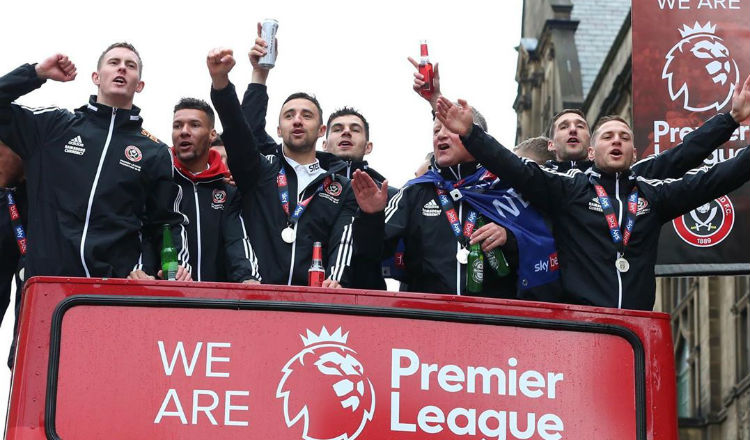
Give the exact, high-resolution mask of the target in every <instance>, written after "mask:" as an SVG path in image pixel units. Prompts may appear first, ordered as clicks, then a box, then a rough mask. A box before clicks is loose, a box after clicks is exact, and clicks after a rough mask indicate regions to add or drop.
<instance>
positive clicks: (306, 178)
mask: <svg viewBox="0 0 750 440" xmlns="http://www.w3.org/2000/svg"><path fill="white" fill-rule="evenodd" d="M234 64H235V61H234V56H233V53H232V51H231V50H229V49H214V50H212V51H211V52H210V53H209V55H208V58H207V65H208V70H209V74H210V75H211V81H212V89H211V100H212V101H213V104H214V107H215V108H216V112H217V113H218V115H219V118H220V119H221V125H222V126H223V128H224V132H223V133H222V136H223V139H224V143H225V146H226V148H227V153H228V159H229V169H230V170H231V171H232V176H233V177H234V179H235V181H236V182H237V187H238V188H239V190H240V192H241V193H242V199H243V200H242V201H243V212H244V213H245V224H246V227H247V229H248V231H249V233H250V234H249V235H250V238H251V240H252V242H253V245H254V249H255V251H256V252H257V254H258V262H259V267H260V274H261V276H262V277H263V282H264V283H269V284H290V285H306V284H307V283H308V269H309V268H310V263H311V261H312V258H311V257H312V252H313V244H314V242H320V243H321V244H322V248H323V264H324V266H325V267H326V277H327V279H326V280H325V281H324V283H323V286H324V287H341V285H342V284H344V285H347V282H348V280H347V279H346V275H347V274H346V269H347V266H348V264H349V259H350V255H351V221H352V216H353V215H354V213H355V211H356V208H357V206H356V202H355V201H354V196H353V195H352V192H351V185H350V182H349V180H348V179H347V178H346V177H343V176H342V175H340V174H339V173H341V172H342V171H343V170H344V168H345V167H346V165H345V164H344V163H343V162H342V161H341V160H339V159H338V158H336V157H335V156H333V155H332V154H328V153H323V152H316V151H315V144H316V142H317V140H318V138H319V137H321V136H323V134H324V133H325V130H326V127H325V125H323V124H322V119H321V113H320V109H319V104H317V103H316V100H314V99H311V98H312V97H311V96H301V95H293V97H290V98H289V99H287V100H286V101H285V102H284V105H283V106H282V107H281V113H280V115H279V126H278V129H277V132H278V135H279V136H280V137H281V138H282V144H281V145H280V146H273V147H269V148H268V149H267V150H266V152H267V155H264V154H263V153H262V150H261V149H260V148H259V144H261V143H262V141H261V142H258V141H256V140H255V137H254V136H253V134H252V132H251V131H250V128H249V126H248V124H247V122H246V120H245V118H244V116H243V114H242V108H241V107H240V103H239V101H238V100H237V95H236V93H235V89H234V85H233V84H232V83H231V82H230V81H229V72H230V71H231V70H232V68H233V67H234ZM253 75H255V71H254V73H253ZM263 111H264V112H265V108H264V109H263ZM266 142H268V139H266ZM271 142H273V140H271ZM266 145H267V146H268V144H266Z"/></svg>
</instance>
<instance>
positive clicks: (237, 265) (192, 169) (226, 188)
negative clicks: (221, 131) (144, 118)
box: [172, 98, 260, 284]
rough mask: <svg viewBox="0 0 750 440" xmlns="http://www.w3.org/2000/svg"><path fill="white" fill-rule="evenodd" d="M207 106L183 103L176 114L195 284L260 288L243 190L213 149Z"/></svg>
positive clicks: (177, 164)
mask: <svg viewBox="0 0 750 440" xmlns="http://www.w3.org/2000/svg"><path fill="white" fill-rule="evenodd" d="M214 118H215V117H214V111H213V109H212V108H211V106H210V105H208V103H206V102H205V101H203V100H200V99H195V98H182V99H181V100H180V102H178V103H177V105H176V106H175V109H174V118H173V120H172V145H173V146H172V152H173V155H174V171H175V175H174V179H175V182H177V184H178V185H180V187H182V191H183V194H185V197H184V198H183V199H182V205H181V211H182V212H183V213H184V214H185V215H186V216H187V218H188V219H189V220H190V223H188V225H187V233H188V243H189V246H190V265H191V266H192V268H193V279H194V280H196V281H231V282H245V283H254V284H257V283H259V281H260V280H259V278H260V274H259V272H258V261H257V259H256V258H255V253H254V252H253V249H252V247H251V245H250V240H249V238H248V236H247V233H246V232H245V225H244V223H243V221H242V215H241V214H240V212H241V209H242V199H241V197H240V194H239V191H237V188H236V187H235V186H233V185H230V184H229V183H227V182H226V178H227V177H229V169H228V168H227V166H226V165H224V162H223V161H222V160H221V154H220V153H219V152H218V151H216V150H214V149H212V148H211V143H212V141H213V140H214V139H215V137H216V130H215V129H214Z"/></svg>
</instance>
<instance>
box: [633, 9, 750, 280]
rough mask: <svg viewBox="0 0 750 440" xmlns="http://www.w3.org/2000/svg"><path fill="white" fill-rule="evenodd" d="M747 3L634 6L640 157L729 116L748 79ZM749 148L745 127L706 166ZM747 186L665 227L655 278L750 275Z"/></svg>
mask: <svg viewBox="0 0 750 440" xmlns="http://www.w3.org/2000/svg"><path fill="white" fill-rule="evenodd" d="M748 17H750V1H748V0H653V1H635V2H633V8H632V24H633V130H634V133H635V144H636V146H637V147H638V154H639V156H640V157H645V156H647V155H650V154H652V153H659V152H663V151H666V150H668V149H670V148H673V147H675V146H677V145H678V144H680V142H681V141H682V139H683V138H684V137H685V136H686V135H687V134H688V133H690V132H691V131H693V130H694V129H696V128H697V127H699V126H700V125H701V124H703V122H705V121H706V120H708V119H709V118H711V117H712V116H714V115H716V114H717V113H726V112H729V110H731V107H732V94H733V92H734V90H735V88H736V87H741V85H742V82H743V81H744V80H745V78H747V76H748V73H750V58H748V57H747V53H748V52H749V50H750V22H749V21H748ZM748 143H750V126H748V123H747V121H744V122H743V123H742V124H741V126H740V127H739V128H738V129H737V130H736V131H735V132H734V135H733V136H732V138H731V140H730V141H729V142H727V143H726V144H725V145H723V146H722V147H721V148H719V149H717V150H716V151H714V152H713V154H711V155H710V156H709V157H707V158H706V159H705V161H704V165H706V166H710V165H713V164H716V163H719V162H722V161H725V160H727V159H729V158H731V157H733V156H734V155H735V154H736V152H737V151H738V149H739V148H742V147H744V146H746V145H748ZM749 202H750V187H749V186H748V185H745V186H743V187H742V188H740V189H739V190H737V191H735V192H733V193H731V194H727V195H725V196H723V197H720V198H718V199H716V200H713V201H711V202H709V203H706V204H704V205H702V206H699V207H697V208H696V209H694V210H692V211H690V212H689V213H687V214H685V215H683V216H681V217H679V218H676V219H674V220H673V221H672V222H670V223H667V224H666V225H665V226H664V228H663V230H662V234H661V239H660V242H659V258H658V261H657V267H656V272H657V274H659V275H699V274H712V273H715V274H721V273H724V274H731V273H742V272H750V236H749V235H750V206H748V205H749Z"/></svg>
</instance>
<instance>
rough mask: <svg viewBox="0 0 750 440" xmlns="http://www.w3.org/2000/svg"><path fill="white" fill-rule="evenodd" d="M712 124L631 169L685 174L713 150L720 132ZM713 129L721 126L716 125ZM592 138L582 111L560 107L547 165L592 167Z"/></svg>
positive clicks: (645, 173)
mask: <svg viewBox="0 0 750 440" xmlns="http://www.w3.org/2000/svg"><path fill="white" fill-rule="evenodd" d="M715 117H716V116H715ZM711 127H713V125H709V126H708V127H706V129H704V130H702V131H701V133H698V134H695V133H694V132H693V133H689V134H688V135H687V136H685V138H684V139H683V141H682V142H680V143H679V144H678V145H676V146H675V147H673V148H670V149H669V150H667V151H664V152H661V153H659V154H652V155H650V156H648V157H645V158H643V159H641V160H639V161H638V162H636V163H634V164H633V165H632V166H631V167H630V169H631V171H633V172H634V173H636V174H637V175H639V176H643V177H650V178H654V179H670V178H672V179H676V178H679V177H682V176H683V175H684V174H685V173H686V172H688V171H689V170H692V169H693V168H695V167H698V166H700V165H701V164H702V163H703V160H704V159H705V158H706V157H708V156H709V155H710V154H711V153H712V152H713V151H714V149H715V147H714V143H713V141H712V140H713V138H714V137H715V136H716V135H717V134H716V133H714V132H712V131H709V130H708V129H709V128H711ZM714 130H715V131H718V130H720V129H719V128H718V127H717V128H715V129H714ZM590 138H591V133H590V130H589V125H588V123H587V122H586V120H585V119H584V115H583V112H581V111H580V110H577V109H565V110H562V111H560V112H559V113H557V114H556V115H555V116H554V117H553V119H552V123H551V124H550V128H549V139H550V141H549V143H550V148H551V149H552V150H553V152H554V153H555V155H556V159H555V160H548V161H547V162H545V163H544V166H546V167H547V168H549V169H551V170H554V171H557V172H560V173H565V172H568V171H570V170H571V169H576V170H580V171H586V170H587V169H589V168H591V167H592V166H594V161H592V160H589V159H588V148H589V142H590Z"/></svg>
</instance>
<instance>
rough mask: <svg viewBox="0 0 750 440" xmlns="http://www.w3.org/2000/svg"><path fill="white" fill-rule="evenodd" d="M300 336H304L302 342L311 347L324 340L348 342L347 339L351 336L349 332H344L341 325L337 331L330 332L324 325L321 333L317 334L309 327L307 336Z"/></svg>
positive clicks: (301, 336)
mask: <svg viewBox="0 0 750 440" xmlns="http://www.w3.org/2000/svg"><path fill="white" fill-rule="evenodd" d="M299 336H300V338H302V343H303V344H305V347H309V346H311V345H314V344H319V343H322V342H338V343H340V344H346V340H347V338H349V332H346V333H344V334H342V333H341V327H339V328H337V329H336V331H335V332H333V333H328V329H326V328H325V326H323V328H322V329H321V330H320V334H315V333H313V332H311V331H310V329H307V336H303V335H299Z"/></svg>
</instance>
